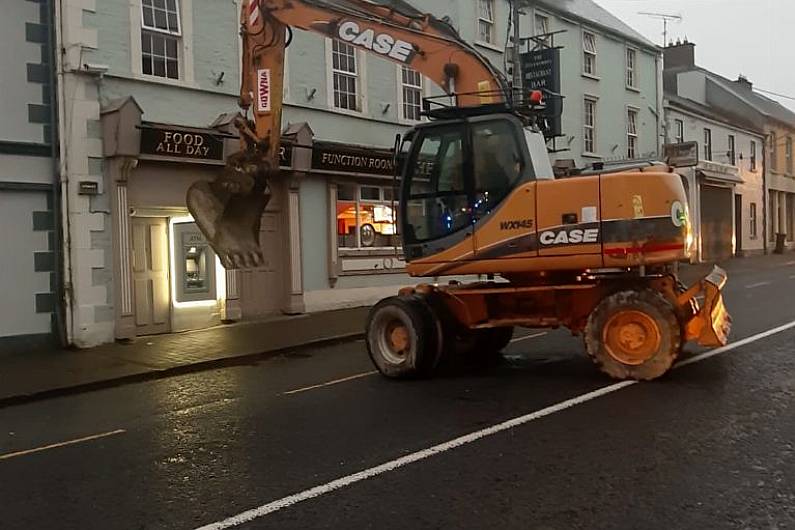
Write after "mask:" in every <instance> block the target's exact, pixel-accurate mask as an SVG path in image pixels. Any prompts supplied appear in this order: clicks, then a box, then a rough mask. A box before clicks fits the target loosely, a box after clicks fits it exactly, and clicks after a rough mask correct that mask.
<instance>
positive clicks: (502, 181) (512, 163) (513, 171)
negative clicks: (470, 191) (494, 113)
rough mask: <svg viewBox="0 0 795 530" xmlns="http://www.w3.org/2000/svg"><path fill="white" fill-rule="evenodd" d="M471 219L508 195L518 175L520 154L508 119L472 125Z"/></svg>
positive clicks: (488, 210)
mask: <svg viewBox="0 0 795 530" xmlns="http://www.w3.org/2000/svg"><path fill="white" fill-rule="evenodd" d="M472 145H475V146H477V149H475V150H474V153H473V162H474V171H473V176H474V181H475V200H474V205H473V213H474V215H475V219H479V218H480V217H481V216H483V215H487V214H488V213H489V212H490V211H492V210H493V209H494V207H496V206H497V205H498V204H499V203H500V202H502V200H503V199H504V198H505V197H507V196H508V194H509V193H510V192H511V190H512V189H513V188H514V186H515V184H516V183H517V182H518V180H519V178H520V177H521V175H522V169H523V156H522V151H521V150H520V147H519V144H518V143H517V142H516V134H515V130H514V128H513V126H512V125H511V123H510V122H508V121H505V120H501V121H493V122H485V123H477V124H474V125H473V126H472Z"/></svg>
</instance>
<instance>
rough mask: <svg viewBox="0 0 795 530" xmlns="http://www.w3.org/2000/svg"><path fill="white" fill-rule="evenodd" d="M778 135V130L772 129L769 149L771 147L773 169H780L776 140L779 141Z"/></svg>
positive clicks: (771, 165) (771, 166) (771, 167)
mask: <svg viewBox="0 0 795 530" xmlns="http://www.w3.org/2000/svg"><path fill="white" fill-rule="evenodd" d="M777 136H778V135H777V134H776V131H770V139H769V145H768V149H770V169H772V170H773V171H778V146H777V145H776V142H778V137H777Z"/></svg>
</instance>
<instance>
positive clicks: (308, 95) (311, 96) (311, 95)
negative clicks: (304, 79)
mask: <svg viewBox="0 0 795 530" xmlns="http://www.w3.org/2000/svg"><path fill="white" fill-rule="evenodd" d="M315 94H317V88H307V89H306V100H307V101H312V100H313V99H315Z"/></svg>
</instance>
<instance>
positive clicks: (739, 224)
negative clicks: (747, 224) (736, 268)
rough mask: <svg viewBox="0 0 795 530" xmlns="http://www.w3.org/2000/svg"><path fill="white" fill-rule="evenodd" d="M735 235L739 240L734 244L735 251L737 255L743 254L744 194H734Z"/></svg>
mask: <svg viewBox="0 0 795 530" xmlns="http://www.w3.org/2000/svg"><path fill="white" fill-rule="evenodd" d="M734 236H735V239H736V240H737V242H736V244H735V245H734V253H735V254H736V255H737V256H742V255H743V196H742V195H735V196H734Z"/></svg>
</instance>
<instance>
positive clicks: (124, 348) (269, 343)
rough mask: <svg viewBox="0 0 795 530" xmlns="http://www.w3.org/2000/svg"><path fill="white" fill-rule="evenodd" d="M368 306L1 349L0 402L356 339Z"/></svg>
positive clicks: (38, 396)
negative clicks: (77, 345)
mask: <svg viewBox="0 0 795 530" xmlns="http://www.w3.org/2000/svg"><path fill="white" fill-rule="evenodd" d="M368 309H369V308H355V309H345V310H341V311H329V312H325V313H313V314H308V315H301V316H296V317H286V316H280V317H274V318H273V319H270V320H266V321H262V322H250V323H249V322H245V323H239V324H232V325H228V326H218V327H215V328H211V329H207V330H201V331H192V332H186V333H172V334H168V335H159V336H153V337H140V338H138V339H136V340H135V341H133V342H128V343H114V344H106V345H103V346H99V347H96V348H91V349H87V350H70V349H65V350H54V351H53V350H50V351H46V350H40V351H32V352H31V351H19V352H15V353H8V354H0V407H3V406H9V405H12V404H20V403H25V402H29V401H34V400H36V399H43V398H47V397H54V396H59V395H64V394H71V393H77V392H85V391H89V390H98V389H101V388H108V387H112V386H117V385H120V384H125V383H133V382H138V381H145V380H149V379H157V378H162V377H169V376H173V375H178V374H182V373H188V372H195V371H201V370H206V369H209V368H213V367H216V366H223V365H229V364H240V363H243V362H250V361H253V360H257V359H261V358H265V357H267V356H268V355H274V354H276V353H278V352H283V351H287V350H290V349H293V348H298V347H305V346H310V345H313V344H315V345H318V344H323V343H328V342H335V341H343V340H352V339H354V338H358V337H361V336H362V335H363V332H364V331H363V330H364V321H365V318H366V316H367V311H368Z"/></svg>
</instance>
